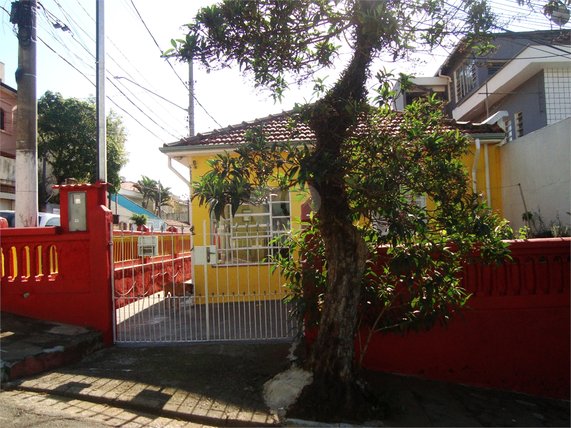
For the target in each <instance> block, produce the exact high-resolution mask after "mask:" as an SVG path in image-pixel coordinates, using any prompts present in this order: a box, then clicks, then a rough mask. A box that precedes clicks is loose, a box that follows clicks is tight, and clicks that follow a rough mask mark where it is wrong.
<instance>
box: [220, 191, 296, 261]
mask: <svg viewBox="0 0 571 428" xmlns="http://www.w3.org/2000/svg"><path fill="white" fill-rule="evenodd" d="M290 208H291V206H290V199H289V193H288V192H282V191H279V190H278V191H276V192H274V193H272V194H271V196H270V200H269V201H268V202H267V203H264V204H261V205H248V204H243V205H241V206H240V207H239V208H238V211H237V212H236V214H234V216H232V211H231V207H230V205H227V206H226V207H225V209H224V217H223V218H221V219H220V220H219V221H215V220H213V221H212V232H213V234H212V237H213V244H214V245H216V247H217V249H218V264H222V265H243V264H259V263H264V262H265V261H266V260H267V258H268V256H270V255H277V252H278V251H281V252H282V254H283V252H284V251H286V250H284V249H282V248H281V247H280V245H279V243H278V242H277V241H279V238H280V237H282V236H284V235H285V234H286V233H288V232H289V230H290V228H291V209H290Z"/></svg>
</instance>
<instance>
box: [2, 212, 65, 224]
mask: <svg viewBox="0 0 571 428" xmlns="http://www.w3.org/2000/svg"><path fill="white" fill-rule="evenodd" d="M0 217H4V218H5V219H6V220H7V221H8V227H16V211H12V210H0ZM59 225H60V216H59V214H51V213H38V226H39V227H44V226H59Z"/></svg>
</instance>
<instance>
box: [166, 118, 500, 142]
mask: <svg viewBox="0 0 571 428" xmlns="http://www.w3.org/2000/svg"><path fill="white" fill-rule="evenodd" d="M292 115H293V113H292V112H283V113H281V114H276V115H270V116H268V117H265V118H263V119H255V120H253V121H251V122H242V123H240V124H238V125H230V126H228V127H226V128H222V129H216V130H213V131H210V132H206V133H203V134H197V135H195V136H193V137H189V138H184V139H181V140H180V141H177V142H175V143H170V144H165V147H185V146H188V147H192V146H194V147H197V146H200V147H213V148H214V147H216V146H220V145H240V144H243V143H245V142H246V139H245V135H246V131H248V130H250V129H254V128H257V127H259V126H263V129H264V133H265V135H266V140H267V141H268V142H270V143H274V142H279V141H291V142H312V141H315V134H314V133H313V131H312V130H311V129H310V128H309V126H308V125H307V124H305V123H298V124H297V125H296V126H295V128H293V127H292V126H291V119H292ZM402 122H403V116H402V114H397V116H396V117H395V118H393V119H389V118H384V119H381V120H380V122H379V126H380V127H382V128H385V131H389V132H391V133H396V131H397V130H398V128H399V126H400V125H401V124H402ZM447 127H448V129H459V130H460V131H461V132H463V133H465V134H470V135H472V134H483V133H490V134H499V133H503V132H504V131H503V130H502V129H501V128H500V127H499V126H497V125H482V124H473V123H469V122H465V123H457V122H455V121H449V122H448V124H447Z"/></svg>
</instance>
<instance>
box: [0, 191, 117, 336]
mask: <svg viewBox="0 0 571 428" xmlns="http://www.w3.org/2000/svg"><path fill="white" fill-rule="evenodd" d="M106 187H107V185H106V184H103V183H99V184H95V185H68V186H59V189H60V192H61V194H60V196H61V211H62V216H61V220H62V222H61V224H62V227H55V228H52V227H46V228H13V229H2V232H1V233H2V241H1V246H2V254H3V268H4V272H3V274H2V290H1V298H2V300H1V308H2V311H5V312H11V313H15V314H19V315H24V316H27V317H31V318H36V319H43V320H47V321H56V322H64V323H69V324H74V325H81V326H86V327H92V328H94V329H97V330H100V331H102V332H103V336H104V339H105V342H106V344H108V345H110V344H112V341H113V318H112V301H111V274H110V272H111V269H110V263H111V261H110V246H109V240H110V225H111V223H112V214H111V212H110V211H109V210H108V209H107V208H106V207H105V200H106ZM70 191H85V192H86V210H87V212H86V214H87V229H88V230H87V231H84V232H83V231H82V232H69V227H68V215H67V193H68V192H70ZM39 247H41V248H42V252H41V254H39V253H38V252H37V249H38V248H39ZM26 248H27V250H26ZM50 248H53V249H54V250H55V251H54V250H52V251H51V253H52V254H51V256H52V262H50ZM56 253H57V272H53V273H52V272H50V263H51V264H52V265H53V255H54V254H56ZM27 254H29V256H28V255H27ZM28 260H29V262H28ZM15 264H17V266H18V272H17V275H14V273H15V272H13V266H14V265H15ZM28 265H29V266H30V272H28V271H27V266H28ZM28 273H29V275H28Z"/></svg>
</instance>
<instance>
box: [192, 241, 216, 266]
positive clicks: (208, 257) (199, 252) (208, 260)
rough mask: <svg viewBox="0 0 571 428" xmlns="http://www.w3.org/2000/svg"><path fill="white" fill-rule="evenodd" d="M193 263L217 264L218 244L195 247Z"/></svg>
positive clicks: (200, 264)
mask: <svg viewBox="0 0 571 428" xmlns="http://www.w3.org/2000/svg"><path fill="white" fill-rule="evenodd" d="M192 263H194V264H195V265H197V266H205V265H215V264H217V263H218V251H216V245H207V246H206V247H194V250H193V256H192Z"/></svg>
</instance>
